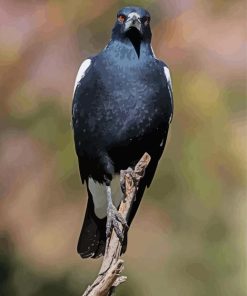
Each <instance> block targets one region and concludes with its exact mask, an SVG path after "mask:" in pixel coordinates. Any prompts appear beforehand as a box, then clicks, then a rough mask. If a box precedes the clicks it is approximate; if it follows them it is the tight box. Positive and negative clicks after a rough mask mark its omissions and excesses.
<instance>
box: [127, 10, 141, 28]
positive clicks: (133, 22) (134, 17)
mask: <svg viewBox="0 0 247 296" xmlns="http://www.w3.org/2000/svg"><path fill="white" fill-rule="evenodd" d="M131 28H136V29H137V30H138V31H139V32H140V33H141V31H142V24H141V17H140V15H139V14H138V13H136V12H131V13H130V14H129V15H128V18H127V20H126V22H125V28H124V32H127V31H128V30H129V29H131Z"/></svg>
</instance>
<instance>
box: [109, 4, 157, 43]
mask: <svg viewBox="0 0 247 296" xmlns="http://www.w3.org/2000/svg"><path fill="white" fill-rule="evenodd" d="M151 36H152V34H151V29H150V14H149V12H148V11H147V10H145V9H143V8H141V7H134V6H130V7H124V8H122V9H120V10H119V11H118V13H117V19H116V23H115V26H114V28H113V31H112V39H120V40H125V39H130V41H131V42H132V43H133V44H135V43H137V42H141V41H144V42H149V43H150V42H151Z"/></svg>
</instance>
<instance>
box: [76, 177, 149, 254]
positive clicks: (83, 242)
mask: <svg viewBox="0 0 247 296" xmlns="http://www.w3.org/2000/svg"><path fill="white" fill-rule="evenodd" d="M146 186H147V177H146V175H145V176H144V178H143V179H141V181H140V184H139V188H138V192H137V195H136V199H135V201H134V204H133V205H132V208H131V211H130V215H129V217H128V218H127V223H128V225H129V226H130V224H131V222H132V220H133V218H134V216H135V214H136V211H137V209H138V207H139V204H140V202H141V199H142V196H143V193H144V191H145V188H146ZM87 192H88V203H87V209H86V213H85V218H84V222H83V226H82V229H81V234H80V237H79V241H78V245H77V252H78V253H79V254H80V256H81V257H82V258H89V257H91V258H98V257H100V256H103V255H104V253H105V246H106V218H103V219H99V218H98V217H97V216H96V215H95V213H94V204H93V198H92V194H91V192H90V191H89V189H88V186H87ZM127 242H128V230H126V232H125V235H124V241H123V244H122V252H121V253H122V254H123V253H125V251H126V249H127Z"/></svg>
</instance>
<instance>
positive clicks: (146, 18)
mask: <svg viewBox="0 0 247 296" xmlns="http://www.w3.org/2000/svg"><path fill="white" fill-rule="evenodd" d="M143 22H144V25H145V26H147V25H148V24H149V23H150V16H144V18H143Z"/></svg>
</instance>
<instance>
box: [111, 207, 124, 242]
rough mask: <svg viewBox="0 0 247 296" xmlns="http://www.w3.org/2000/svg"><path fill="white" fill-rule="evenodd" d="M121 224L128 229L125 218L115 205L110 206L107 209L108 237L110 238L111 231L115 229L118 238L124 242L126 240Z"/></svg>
mask: <svg viewBox="0 0 247 296" xmlns="http://www.w3.org/2000/svg"><path fill="white" fill-rule="evenodd" d="M119 223H121V224H122V225H123V227H127V228H128V224H127V222H126V220H125V219H124V217H123V216H122V215H121V214H120V213H119V212H118V210H117V209H116V208H115V206H114V205H110V206H109V207H108V209H107V222H106V237H109V236H110V235H111V230H112V228H113V229H114V230H115V233H116V235H117V237H118V238H119V240H120V241H121V242H122V241H123V239H124V235H123V232H122V230H121V229H120V227H119Z"/></svg>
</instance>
